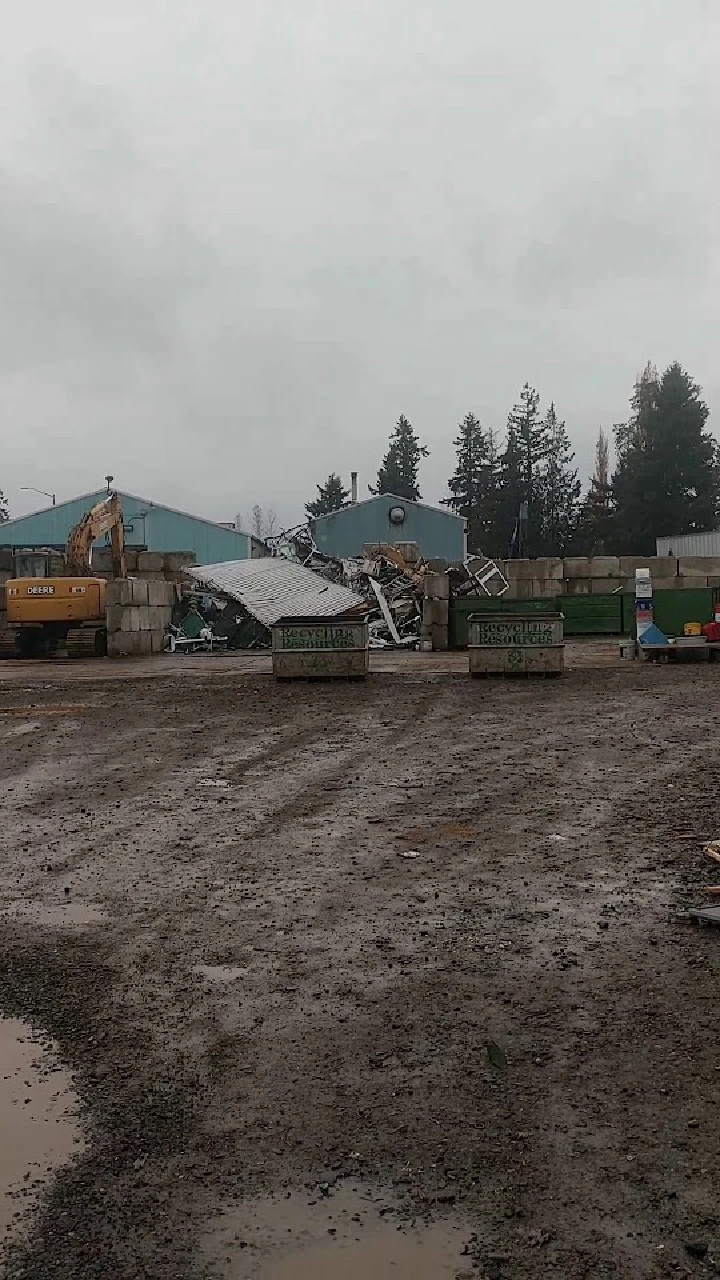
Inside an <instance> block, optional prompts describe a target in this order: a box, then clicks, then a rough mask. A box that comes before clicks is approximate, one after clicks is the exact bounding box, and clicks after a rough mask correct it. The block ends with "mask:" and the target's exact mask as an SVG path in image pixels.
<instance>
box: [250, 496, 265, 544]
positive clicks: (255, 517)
mask: <svg viewBox="0 0 720 1280" xmlns="http://www.w3.org/2000/svg"><path fill="white" fill-rule="evenodd" d="M264 524H265V513H264V512H263V509H262V507H261V506H260V504H259V503H257V502H256V503H255V506H254V507H253V509H252V531H253V535H254V537H256V538H257V539H258V541H259V542H262V539H263V526H264Z"/></svg>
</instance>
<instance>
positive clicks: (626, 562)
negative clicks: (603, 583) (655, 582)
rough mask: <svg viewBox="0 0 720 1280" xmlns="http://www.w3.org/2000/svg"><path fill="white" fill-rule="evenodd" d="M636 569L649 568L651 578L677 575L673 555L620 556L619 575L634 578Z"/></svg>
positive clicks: (675, 560) (675, 561)
mask: <svg viewBox="0 0 720 1280" xmlns="http://www.w3.org/2000/svg"><path fill="white" fill-rule="evenodd" d="M636 569H649V570H650V574H651V577H653V578H674V577H676V575H677V559H676V558H675V556H620V577H621V578H633V579H634V578H635V570H636Z"/></svg>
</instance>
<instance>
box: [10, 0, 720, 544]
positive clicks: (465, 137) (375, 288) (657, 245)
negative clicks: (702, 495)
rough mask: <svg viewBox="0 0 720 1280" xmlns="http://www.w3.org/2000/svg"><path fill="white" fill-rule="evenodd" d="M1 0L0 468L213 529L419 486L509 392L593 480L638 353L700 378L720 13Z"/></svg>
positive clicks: (493, 2) (427, 484)
mask: <svg viewBox="0 0 720 1280" xmlns="http://www.w3.org/2000/svg"><path fill="white" fill-rule="evenodd" d="M104 8H105V7H104V6H98V5H97V4H93V3H91V0H76V3H75V4H74V5H72V6H70V7H69V8H68V7H67V6H57V5H56V4H54V3H51V0H30V3H29V4H28V5H27V6H25V7H24V8H23V9H22V10H21V11H19V12H18V13H17V14H15V15H14V16H13V39H12V42H11V46H12V47H11V49H10V51H9V53H8V72H7V75H6V76H5V77H4V80H3V86H2V88H0V108H1V109H0V179H1V182H2V199H1V201H0V245H1V248H2V253H1V254H0V262H1V263H2V267H0V271H1V273H2V276H1V280H0V283H1V286H2V293H1V294H0V297H2V308H1V309H0V339H1V342H0V353H1V354H0V395H1V396H2V400H1V401H0V406H1V407H2V411H3V419H4V421H5V422H7V423H8V424H9V425H8V432H7V434H8V441H7V447H6V449H5V450H4V460H3V467H2V473H1V474H0V487H2V488H4V489H5V490H6V492H8V494H9V496H10V499H11V502H12V505H13V507H14V508H15V509H16V510H21V509H23V503H25V505H27V503H26V499H27V495H23V494H21V493H20V492H19V486H20V485H22V484H28V483H37V484H39V485H40V486H41V487H42V488H53V489H56V490H57V491H58V492H61V491H62V492H65V493H67V494H68V495H69V494H71V493H73V492H76V491H82V490H84V489H88V488H91V487H93V486H94V484H95V483H96V482H97V480H98V478H100V479H101V478H102V475H103V474H104V473H105V471H106V470H107V468H108V466H110V468H111V469H112V470H113V471H114V473H115V475H116V477H117V478H118V481H119V483H121V484H122V485H124V486H125V487H127V488H129V489H131V490H134V491H137V492H143V491H145V492H147V493H148V494H149V495H150V496H153V497H155V498H157V499H158V500H163V499H165V500H167V501H170V502H174V503H176V504H177V505H181V506H183V507H184V508H186V509H196V510H198V511H199V512H200V513H204V514H208V515H213V516H217V517H220V518H223V517H225V516H227V515H228V514H229V515H232V514H233V513H234V512H235V510H236V509H238V508H244V509H245V510H248V509H249V508H250V507H251V506H252V504H253V502H255V501H260V502H263V503H268V502H274V503H275V505H276V507H277V508H278V511H279V513H280V516H281V519H286V520H291V519H293V518H295V516H296V515H298V514H299V513H300V512H301V510H302V504H303V502H304V500H305V499H306V497H307V496H308V494H311V493H312V492H313V490H314V485H315V483H316V482H317V481H318V480H320V479H322V478H323V477H324V476H325V475H326V474H327V472H328V471H329V470H331V469H332V470H340V471H341V472H344V473H348V472H349V470H350V468H351V467H352V468H357V469H359V470H360V472H361V476H362V479H363V481H364V480H365V479H370V478H372V475H373V474H374V471H375V470H376V468H377V466H378V464H379V461H380V459H381V456H382V453H383V451H384V447H385V442H386V438H387V434H388V432H389V430H390V429H391V427H392V424H393V422H394V421H395V419H396V418H397V416H398V414H399V413H400V412H401V411H402V412H405V413H407V414H408V416H409V417H411V419H412V420H413V421H414V423H415V425H416V427H417V429H418V430H419V431H420V433H421V434H422V436H423V437H424V438H425V439H426V440H427V441H428V443H429V444H430V447H431V449H432V456H431V457H430V459H428V461H427V462H426V463H425V464H424V473H423V478H424V492H425V494H426V496H427V497H428V498H430V499H437V498H438V497H440V496H441V494H442V492H443V490H444V484H445V479H446V477H447V475H448V474H449V473H450V470H451V467H452V437H453V435H454V428H455V424H456V422H457V420H458V419H459V418H460V417H461V416H462V415H463V414H464V413H465V412H466V411H467V409H468V408H469V407H473V408H475V410H476V411H477V412H478V413H479V414H480V416H481V417H483V418H484V420H485V421H487V422H488V423H490V424H492V425H494V426H496V427H498V428H502V426H503V425H504V422H505V418H506V415H507V410H508V408H509V406H510V405H511V403H512V402H513V400H514V399H515V398H516V395H517V392H518V389H519V387H520V385H521V384H522V382H523V381H524V380H525V379H526V378H527V379H529V380H531V381H533V382H535V383H536V385H537V386H538V388H539V390H540V391H541V393H542V395H543V397H544V399H545V400H549V399H550V398H554V399H555V401H556V403H557V405H558V409H559V411H560V412H561V413H562V416H563V417H565V418H566V420H567V423H568V427H569V429H570V431H571V433H572V434H573V437H574V439H575V441H576V445H577V449H578V456H579V459H580V462H581V465H582V466H583V468H584V469H588V468H589V467H590V465H591V457H592V447H593V441H594V437H595V435H596V432H597V428H598V426H599V425H600V424H601V423H604V424H605V425H608V424H609V423H611V422H612V421H614V420H617V419H618V418H620V417H622V416H623V414H624V413H625V410H626V405H627V401H628V397H629V394H630V390H631V383H632V379H633V377H634V375H635V373H636V371H637V370H638V369H639V368H641V367H642V365H643V363H644V362H645V360H646V359H647V358H648V356H651V357H653V358H654V359H655V360H656V361H657V362H658V364H660V365H662V364H663V363H667V362H669V361H670V360H672V359H674V358H678V359H680V360H682V361H683V362H684V363H686V364H687V366H688V367H689V368H690V370H691V372H692V373H693V374H694V376H695V377H696V378H697V379H698V380H699V381H701V382H703V383H704V384H705V390H706V394H707V396H708V398H709V400H710V403H711V405H712V403H713V399H714V398H717V397H720V386H719V385H718V384H717V381H716V375H715V373H714V369H715V353H714V348H713V342H712V334H713V331H714V328H715V326H716V323H717V316H716V303H715V298H716V296H717V287H716V285H717V282H716V276H717V269H718V268H717V262H718V257H717V239H718V232H717V228H716V225H715V221H714V219H713V218H712V217H711V210H712V209H713V207H714V206H715V205H716V201H717V194H716V190H715V188H716V186H717V176H716V174H717V166H716V165H714V164H713V163H712V162H711V157H710V156H709V155H708V154H707V146H708V142H707V139H708V138H710V137H712V136H713V135H712V133H711V130H710V126H711V123H712V122H713V121H714V119H715V118H716V116H717V110H718V106H719V105H720V102H719V101H718V99H719V98H720V90H718V87H717V84H716V74H715V68H716V65H717V57H718V53H719V52H720V28H719V26H718V18H717V16H716V10H715V9H714V8H713V7H712V6H708V5H706V4H704V3H702V2H701V0H696V2H695V0H694V2H691V3H688V4H687V5H686V7H685V10H684V13H683V19H682V23H681V24H680V23H679V21H678V10H677V4H676V0H629V2H628V0H624V2H621V0H609V3H607V4H605V5H603V6H597V7H596V8H595V9H594V10H593V9H590V10H589V9H588V7H587V6H584V5H578V4H577V3H573V0H548V3H546V4H545V5H543V6H538V5H537V4H535V3H533V2H532V0H505V2H504V3H502V4H501V3H500V2H499V0H481V3H478V2H477V0H448V3H447V4H446V5H445V6H438V5H437V3H435V0H432V3H431V0H384V3H382V4H381V3H380V0H367V2H366V3H365V4H360V3H359V2H358V0H333V3H332V4H330V3H328V2H327V0H305V3H304V4H302V5H299V4H297V3H295V2H294V0H262V2H261V0H248V3H247V4H244V5H240V6H238V5H235V4H231V3H230V0H217V3H215V4H214V5H212V6H210V7H208V8H206V9H205V10H199V9H198V8H197V6H195V5H191V4H189V3H187V2H186V0H175V3H173V4H170V3H168V2H167V0H144V3H143V4H142V5H141V4H140V3H139V0H127V2H126V4H124V5H123V6H121V7H120V8H117V7H116V10H115V11H114V12H113V14H112V16H111V9H110V7H108V8H107V10H106V11H103V10H104Z"/></svg>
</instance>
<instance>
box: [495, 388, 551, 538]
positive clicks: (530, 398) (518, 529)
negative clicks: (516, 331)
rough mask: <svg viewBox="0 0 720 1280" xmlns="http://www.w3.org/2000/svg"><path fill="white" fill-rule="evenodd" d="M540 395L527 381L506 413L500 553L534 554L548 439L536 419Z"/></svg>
mask: <svg viewBox="0 0 720 1280" xmlns="http://www.w3.org/2000/svg"><path fill="white" fill-rule="evenodd" d="M539 403H540V397H539V395H538V393H537V391H535V389H534V388H533V387H531V386H530V385H529V383H527V382H526V383H525V385H524V387H523V389H522V391H521V392H520V401H519V403H518V404H516V405H514V406H513V408H512V411H511V412H510V414H509V415H508V424H507V443H506V446H505V452H504V454H503V456H502V459H501V463H500V496H499V506H500V511H499V519H498V532H499V538H500V541H501V544H502V552H503V554H506V555H512V556H515V557H517V556H536V555H538V554H539V551H540V549H541V540H542V484H543V474H544V471H545V468H546V463H547V459H548V457H549V454H550V440H549V435H548V430H547V424H546V422H544V421H542V420H541V418H540V413H539V409H538V405H539Z"/></svg>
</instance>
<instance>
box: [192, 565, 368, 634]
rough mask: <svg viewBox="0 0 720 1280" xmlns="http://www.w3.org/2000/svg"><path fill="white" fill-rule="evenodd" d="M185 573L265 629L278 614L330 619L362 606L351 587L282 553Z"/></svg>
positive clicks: (196, 566)
mask: <svg viewBox="0 0 720 1280" xmlns="http://www.w3.org/2000/svg"><path fill="white" fill-rule="evenodd" d="M187 572H188V574H189V575H190V576H191V577H193V578H195V580H196V581H197V582H199V583H200V584H201V585H202V586H204V587H206V588H207V589H208V590H209V591H217V592H219V593H220V594H221V595H226V596H230V598H231V599H233V600H237V601H239V603H240V604H242V605H243V606H244V607H245V608H246V609H247V611H248V613H250V614H252V616H253V617H254V618H257V620H258V622H261V623H262V624H263V626H265V627H271V626H272V625H273V623H275V622H278V621H279V620H280V618H291V617H295V618H299V617H304V618H334V617H336V616H337V615H338V614H340V613H347V612H349V610H350V609H356V608H358V606H359V605H365V601H364V600H363V598H362V596H358V595H355V592H354V591H349V590H348V588H347V587H341V586H339V585H338V584H337V583H335V582H328V580H327V579H326V578H321V577H320V575H319V574H318V573H313V571H312V569H306V568H305V566H304V565H302V564H297V563H296V562H295V561H293V560H286V559H285V558H284V557H283V556H265V557H262V558H260V559H257V560H228V561H225V562H224V563H221V564H203V565H194V566H193V567H192V568H189V569H188V570H187Z"/></svg>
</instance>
